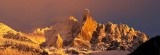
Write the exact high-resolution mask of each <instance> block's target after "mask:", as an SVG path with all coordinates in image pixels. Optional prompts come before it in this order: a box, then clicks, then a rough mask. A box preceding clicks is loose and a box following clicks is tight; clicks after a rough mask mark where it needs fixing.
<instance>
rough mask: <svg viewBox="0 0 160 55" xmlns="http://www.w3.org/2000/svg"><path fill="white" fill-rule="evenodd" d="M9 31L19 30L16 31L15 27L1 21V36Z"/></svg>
mask: <svg viewBox="0 0 160 55" xmlns="http://www.w3.org/2000/svg"><path fill="white" fill-rule="evenodd" d="M7 32H12V33H14V34H16V33H17V31H15V30H14V29H12V28H10V27H9V26H7V25H5V24H3V23H1V22H0V36H2V35H3V34H7Z"/></svg>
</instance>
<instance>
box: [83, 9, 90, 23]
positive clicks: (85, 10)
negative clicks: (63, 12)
mask: <svg viewBox="0 0 160 55" xmlns="http://www.w3.org/2000/svg"><path fill="white" fill-rule="evenodd" d="M88 16H90V12H89V9H84V11H83V19H82V22H84V21H85V20H86V19H87V17H88Z"/></svg>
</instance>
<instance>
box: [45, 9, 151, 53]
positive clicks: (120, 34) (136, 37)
mask: <svg viewBox="0 0 160 55" xmlns="http://www.w3.org/2000/svg"><path fill="white" fill-rule="evenodd" d="M64 23H65V24H64ZM57 28H58V29H57ZM45 33H46V34H45V35H46V42H45V44H46V46H48V47H52V44H54V40H56V38H55V37H56V35H57V34H60V35H61V38H62V40H63V46H62V48H64V49H65V48H66V47H67V48H68V47H73V48H76V49H78V50H85V49H87V50H93V51H98V50H100V51H107V50H127V51H131V52H132V51H133V50H135V49H136V48H137V47H138V46H139V45H140V44H142V43H143V42H145V41H147V40H148V39H149V37H148V36H147V35H146V34H144V33H142V32H140V31H136V30H134V29H133V28H130V27H128V26H127V25H126V24H113V23H111V22H107V23H106V24H101V23H97V22H96V21H95V20H94V19H93V18H92V16H91V15H90V13H89V10H88V9H85V11H84V14H83V19H82V21H80V22H78V20H77V19H76V18H75V17H73V16H71V17H70V18H69V19H68V21H64V22H62V24H56V25H53V26H51V29H50V30H47V31H45ZM51 43H52V44H51Z"/></svg>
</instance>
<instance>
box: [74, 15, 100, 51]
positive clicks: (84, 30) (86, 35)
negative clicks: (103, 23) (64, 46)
mask: <svg viewBox="0 0 160 55" xmlns="http://www.w3.org/2000/svg"><path fill="white" fill-rule="evenodd" d="M83 19H85V20H83V21H82V23H81V26H80V32H79V34H78V35H77V36H76V38H75V39H74V41H73V45H74V46H76V47H82V46H83V45H84V46H85V47H86V48H90V40H91V39H92V34H93V32H94V31H96V28H97V22H96V21H94V20H93V18H92V17H91V16H90V15H88V16H86V17H84V18H83Z"/></svg>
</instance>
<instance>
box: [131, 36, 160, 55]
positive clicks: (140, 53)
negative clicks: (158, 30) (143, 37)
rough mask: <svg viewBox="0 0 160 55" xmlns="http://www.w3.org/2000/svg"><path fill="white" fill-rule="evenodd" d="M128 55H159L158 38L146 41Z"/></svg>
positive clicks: (159, 43)
mask: <svg viewBox="0 0 160 55" xmlns="http://www.w3.org/2000/svg"><path fill="white" fill-rule="evenodd" d="M129 55H160V36H156V37H153V38H151V39H150V40H148V41H146V42H145V43H143V44H142V45H140V46H139V47H138V48H137V49H136V50H135V51H134V52H132V53H130V54H129Z"/></svg>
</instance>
